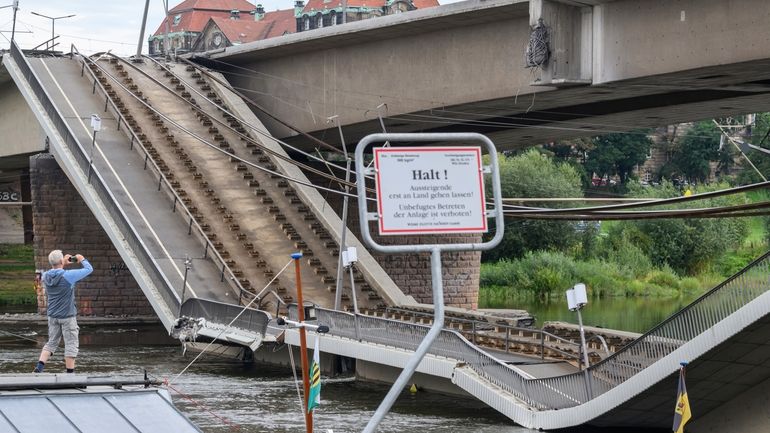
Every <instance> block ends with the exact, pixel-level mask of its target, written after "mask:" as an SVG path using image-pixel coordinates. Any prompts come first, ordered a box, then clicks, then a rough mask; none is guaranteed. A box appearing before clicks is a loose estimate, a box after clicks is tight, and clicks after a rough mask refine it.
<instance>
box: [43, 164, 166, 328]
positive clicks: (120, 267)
mask: <svg viewBox="0 0 770 433" xmlns="http://www.w3.org/2000/svg"><path fill="white" fill-rule="evenodd" d="M29 163H30V178H31V179H30V180H31V196H32V203H33V204H32V219H33V224H34V227H35V238H34V248H35V268H36V269H38V270H41V271H45V270H47V269H49V268H50V265H49V264H48V253H49V252H50V251H51V250H54V249H60V250H62V251H63V252H64V253H65V254H67V253H70V254H76V253H80V254H83V256H85V257H86V258H87V259H88V260H89V261H90V262H91V264H92V265H93V267H94V272H93V274H91V275H90V276H89V277H88V278H86V279H85V280H83V281H81V282H79V283H78V285H77V292H76V297H77V298H76V303H77V307H78V314H80V315H82V316H152V315H154V312H153V310H152V307H151V306H150V303H149V302H148V301H147V298H146V297H145V296H144V294H143V293H142V291H141V290H140V289H139V286H138V284H137V283H136V281H135V280H134V277H133V276H131V272H130V271H129V270H128V268H127V267H126V265H125V264H124V263H123V260H122V259H121V258H120V254H118V251H117V250H116V249H115V247H114V246H113V245H112V242H111V241H110V239H109V237H108V236H107V234H106V233H105V232H104V230H103V229H102V227H101V226H100V225H99V222H98V221H97V220H96V218H95V217H94V215H93V213H91V210H90V209H89V208H88V206H87V205H86V203H85V202H84V201H83V199H82V198H81V197H80V194H79V193H78V192H77V190H76V189H75V187H74V186H73V185H72V184H71V183H70V181H69V179H67V176H66V175H65V174H64V172H63V171H62V170H61V168H59V165H58V164H57V162H56V160H55V159H54V157H53V156H52V155H51V154H49V153H41V154H38V155H35V156H33V157H31V158H30V160H29ZM38 312H39V313H40V314H42V315H45V314H46V303H45V293H44V292H43V289H41V290H39V291H38Z"/></svg>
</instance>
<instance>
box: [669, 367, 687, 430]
mask: <svg viewBox="0 0 770 433" xmlns="http://www.w3.org/2000/svg"><path fill="white" fill-rule="evenodd" d="M685 365H686V364H684V363H683V365H682V368H680V369H679V389H678V390H677V392H676V407H675V408H674V427H673V428H672V431H673V432H674V433H684V425H685V424H687V421H689V420H690V418H692V413H690V400H689V399H688V398H687V387H686V386H685V384H684V366H685Z"/></svg>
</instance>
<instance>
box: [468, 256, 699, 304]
mask: <svg viewBox="0 0 770 433" xmlns="http://www.w3.org/2000/svg"><path fill="white" fill-rule="evenodd" d="M639 272H640V271H639V269H634V268H633V267H631V266H629V265H628V264H621V263H618V262H616V261H603V260H599V259H590V260H586V261H581V260H576V259H574V258H572V257H570V256H569V255H567V254H564V253H561V252H548V251H539V252H530V253H527V254H526V255H525V256H524V257H522V258H520V259H514V260H501V261H500V262H498V263H483V264H482V265H481V286H482V287H483V288H484V289H483V290H482V292H487V293H483V294H482V298H484V297H493V298H494V299H497V300H498V302H499V301H501V300H503V299H506V298H511V299H513V298H515V297H516V296H522V295H524V296H531V297H535V298H538V299H547V298H550V297H553V296H563V294H564V290H566V289H568V288H570V287H572V286H573V285H574V284H575V283H576V282H583V283H585V284H586V286H587V287H588V290H589V295H590V296H592V297H611V296H667V297H675V296H679V295H681V294H684V293H692V292H694V291H697V290H699V289H701V288H702V287H701V285H700V283H699V282H698V280H697V279H694V278H680V277H679V276H678V275H677V274H676V273H675V272H674V271H673V270H672V269H671V268H668V267H663V268H652V267H650V268H649V269H648V271H647V272H645V273H643V274H639Z"/></svg>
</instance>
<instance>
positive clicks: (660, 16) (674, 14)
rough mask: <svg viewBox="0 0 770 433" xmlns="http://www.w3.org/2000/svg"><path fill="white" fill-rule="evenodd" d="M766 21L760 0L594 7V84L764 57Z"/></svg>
mask: <svg viewBox="0 0 770 433" xmlns="http://www.w3.org/2000/svg"><path fill="white" fill-rule="evenodd" d="M769 20H770V7H768V4H767V1H766V0H742V1H737V0H733V1H725V0H677V1H671V0H645V1H639V0H621V1H614V2H608V3H606V4H603V5H599V6H597V7H595V8H594V30H595V31H594V35H595V39H594V40H595V42H594V43H595V45H594V53H595V54H594V68H593V79H594V83H595V84H596V83H601V82H606V81H614V80H621V79H628V78H634V77H641V76H645V75H655V74H663V73H669V72H672V71H681V70H687V69H696V68H700V67H703V66H708V65H723V64H729V63H737V62H746V61H750V60H757V59H766V58H767V57H768V55H769V53H768V49H769V48H770V26H768V25H767V23H768V21H769ZM661 84H667V85H677V84H678V83H676V82H667V83H661Z"/></svg>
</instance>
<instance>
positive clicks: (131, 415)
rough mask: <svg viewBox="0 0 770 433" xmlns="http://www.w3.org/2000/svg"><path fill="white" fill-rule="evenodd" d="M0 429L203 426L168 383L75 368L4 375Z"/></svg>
mask: <svg viewBox="0 0 770 433" xmlns="http://www.w3.org/2000/svg"><path fill="white" fill-rule="evenodd" d="M126 383H129V384H130V385H128V386H126V385H125V384H126ZM0 431H2V432H19V433H51V432H57V433H69V432H73V433H77V432H83V433H86V432H87V433H104V432H110V433H124V432H125V433H136V432H142V433H169V432H175V433H188V432H190V433H200V432H201V430H200V429H199V428H198V427H196V426H195V425H194V424H193V423H192V422H191V421H190V420H189V419H187V417H186V416H185V415H183V414H182V413H181V412H179V410H178V409H177V408H176V407H175V406H174V404H173V403H172V402H171V396H170V395H169V393H168V391H166V390H165V389H162V388H157V387H153V386H148V387H146V388H145V386H144V385H139V384H138V383H137V381H131V380H126V379H125V378H122V379H121V378H113V377H110V378H106V377H94V376H88V377H85V376H79V375H72V374H69V375H66V376H65V375H57V374H35V375H0Z"/></svg>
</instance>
